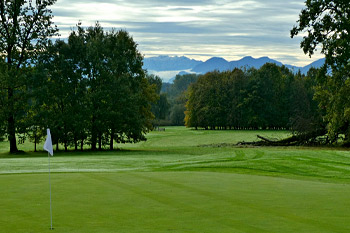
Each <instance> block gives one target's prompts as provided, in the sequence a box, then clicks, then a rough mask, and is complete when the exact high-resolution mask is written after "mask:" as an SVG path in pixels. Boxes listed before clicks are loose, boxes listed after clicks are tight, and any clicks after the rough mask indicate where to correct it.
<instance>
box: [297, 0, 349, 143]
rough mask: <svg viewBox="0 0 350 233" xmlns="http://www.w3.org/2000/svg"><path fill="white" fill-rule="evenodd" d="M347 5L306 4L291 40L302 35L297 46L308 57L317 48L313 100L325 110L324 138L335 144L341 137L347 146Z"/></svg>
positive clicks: (340, 1)
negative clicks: (321, 59)
mask: <svg viewBox="0 0 350 233" xmlns="http://www.w3.org/2000/svg"><path fill="white" fill-rule="evenodd" d="M349 17H350V4H349V1H347V0H317V1H311V0H307V1H306V8H305V9H303V10H302V11H301V14H300V16H299V20H298V24H297V25H296V26H295V27H293V29H292V30H291V36H292V37H295V36H297V35H298V34H300V33H306V35H305V36H304V37H303V40H302V42H301V44H300V46H301V48H302V49H303V51H304V53H305V54H309V56H312V55H313V54H314V52H315V51H316V50H317V47H318V46H321V53H322V54H324V55H325V58H326V61H325V66H324V67H323V69H322V72H321V73H319V75H318V76H319V78H318V81H319V82H318V85H317V89H316V93H315V98H316V99H317V100H318V101H319V102H320V108H321V109H325V110H326V111H325V116H324V119H325V120H326V123H327V128H328V135H329V136H330V138H331V141H333V142H336V141H337V139H338V137H339V136H340V135H345V138H344V142H345V144H348V145H349V144H350V101H349V90H350V79H349V77H350V62H349V61H350V35H349V32H350V21H349Z"/></svg>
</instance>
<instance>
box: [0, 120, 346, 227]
mask: <svg viewBox="0 0 350 233" xmlns="http://www.w3.org/2000/svg"><path fill="white" fill-rule="evenodd" d="M257 133H259V134H262V135H264V136H270V137H277V138H280V137H283V136H285V135H286V132H274V131H270V132H252V131H194V130H187V129H184V128H181V127H169V128H167V130H166V132H152V133H151V134H150V135H149V136H148V138H149V140H148V141H147V142H144V143H140V144H135V145H125V146H123V151H119V152H107V151H106V152H99V153H91V152H84V153H71V152H70V153H56V154H55V156H54V157H53V158H52V169H53V171H54V172H55V173H54V174H52V183H53V208H54V227H55V232H349V230H350V227H349V225H348V222H349V220H350V210H349V209H350V200H349V198H348V197H349V195H350V172H349V170H350V152H349V151H342V150H331V149H316V148H313V149H308V148H237V147H216V146H217V145H212V144H219V143H235V142H237V141H241V140H246V141H248V140H254V139H255V136H256V134H257ZM208 145H211V146H208ZM30 147H32V145H29V144H26V145H23V146H22V148H23V149H26V150H28V149H30ZM5 148H7V145H6V144H4V143H2V144H0V151H4V150H6V149H5ZM0 158H1V159H0V173H1V174H2V175H0V187H1V189H0V206H1V211H0V226H1V228H0V232H49V230H48V226H49V216H48V214H49V212H48V176H47V174H46V172H47V156H46V154H45V153H32V152H28V153H26V154H24V155H20V156H17V157H15V158H14V157H13V156H11V155H8V154H7V153H0ZM13 173H14V174H13ZM26 173H28V174H26ZM1 229H3V230H1Z"/></svg>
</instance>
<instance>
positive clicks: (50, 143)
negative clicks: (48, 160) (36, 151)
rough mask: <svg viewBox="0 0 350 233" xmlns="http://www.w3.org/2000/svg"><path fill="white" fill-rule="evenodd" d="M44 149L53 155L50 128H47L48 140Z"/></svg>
mask: <svg viewBox="0 0 350 233" xmlns="http://www.w3.org/2000/svg"><path fill="white" fill-rule="evenodd" d="M44 150H46V151H47V152H49V154H50V155H51V156H53V148H52V140H51V133H50V129H47V136H46V141H45V144H44Z"/></svg>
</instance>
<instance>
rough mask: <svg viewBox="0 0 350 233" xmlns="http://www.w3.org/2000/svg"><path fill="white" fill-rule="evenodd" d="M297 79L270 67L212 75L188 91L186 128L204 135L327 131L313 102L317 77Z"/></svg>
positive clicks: (287, 72) (202, 77)
mask: <svg viewBox="0 0 350 233" xmlns="http://www.w3.org/2000/svg"><path fill="white" fill-rule="evenodd" d="M316 73H317V71H316V70H313V69H312V70H311V71H310V72H309V75H307V76H304V75H301V74H300V73H299V74H293V73H292V72H291V71H290V70H289V69H288V68H286V67H280V66H277V65H275V64H265V65H264V66H262V67H261V68H260V69H258V70H257V69H254V68H252V69H249V70H246V71H242V70H240V69H234V70H232V71H226V72H218V71H214V72H210V73H207V74H205V75H202V76H200V77H199V78H198V80H197V82H195V83H193V84H192V85H190V87H189V90H188V91H187V96H188V101H187V103H186V117H185V123H186V126H187V127H194V128H196V129H197V128H204V129H291V130H295V131H298V132H304V131H308V130H310V129H312V128H315V127H320V125H322V121H321V115H320V113H319V110H318V103H317V102H316V101H314V100H313V96H314V88H313V87H314V85H315V82H316V80H315V75H316Z"/></svg>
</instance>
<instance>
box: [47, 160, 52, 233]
mask: <svg viewBox="0 0 350 233" xmlns="http://www.w3.org/2000/svg"><path fill="white" fill-rule="evenodd" d="M47 155H48V157H49V185H50V217H51V228H50V230H53V228H52V205H51V177H50V173H51V172H50V154H49V153H47Z"/></svg>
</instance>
